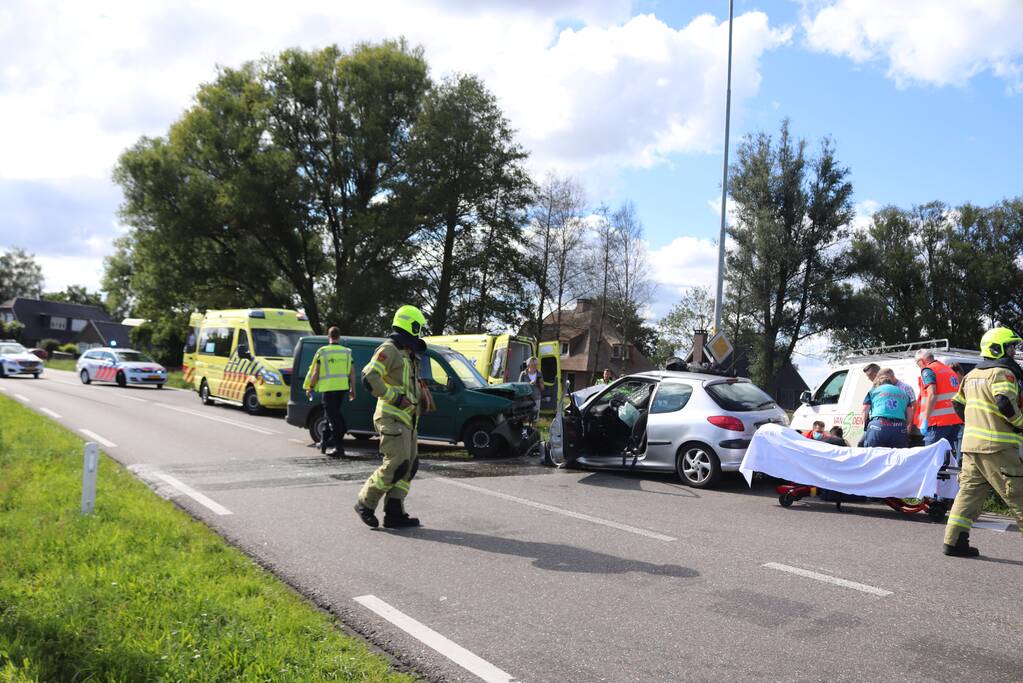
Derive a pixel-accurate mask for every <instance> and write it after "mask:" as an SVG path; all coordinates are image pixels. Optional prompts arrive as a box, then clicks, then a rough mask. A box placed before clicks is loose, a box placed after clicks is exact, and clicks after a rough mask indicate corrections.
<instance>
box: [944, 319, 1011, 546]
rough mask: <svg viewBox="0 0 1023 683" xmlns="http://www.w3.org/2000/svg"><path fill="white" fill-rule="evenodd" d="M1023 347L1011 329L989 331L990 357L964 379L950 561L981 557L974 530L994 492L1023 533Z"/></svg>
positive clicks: (985, 348)
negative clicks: (1022, 357) (1022, 362)
mask: <svg viewBox="0 0 1023 683" xmlns="http://www.w3.org/2000/svg"><path fill="white" fill-rule="evenodd" d="M1021 341H1023V339H1020V337H1019V336H1017V335H1016V333H1015V332H1013V331H1012V330H1010V329H1008V328H1006V327H996V328H994V329H992V330H988V331H987V332H986V333H985V334H984V336H983V338H982V339H981V340H980V353H981V355H982V356H983V357H984V360H983V361H981V362H980V363H979V364H978V365H977V367H975V368H974V369H973V370H971V371H970V372H969V373H968V374H967V375H966V377H964V378H963V381H962V385H961V386H960V387H959V392H958V393H957V394H956V395H955V398H954V399H952V405H953V408H954V409H955V411H956V413H957V414H958V415H959V416H960V417H962V418H963V419H964V420H965V425H966V428H965V429H964V430H963V447H962V451H963V453H962V470H961V471H960V472H959V494H958V495H957V496H956V499H955V502H954V503H953V504H952V510H951V511H950V512H949V515H948V524H947V525H946V527H945V548H944V552H945V554H946V555H953V556H956V557H976V556H977V555H979V554H980V551H979V550H977V549H976V548H973V547H971V546H970V528H971V527H972V526H973V522H974V520H975V519H976V518H977V516H978V515H979V514H980V511H981V508H982V507H983V505H984V501H985V500H986V499H987V497H988V494H989V493H990V492H991V491H992V490H994V491H995V492H997V493H998V495H999V496H1001V498H1002V500H1004V501H1005V504H1006V505H1007V506H1008V507H1009V509H1010V510H1012V512H1013V514H1015V515H1016V523H1017V524H1018V525H1019V528H1020V531H1023V460H1021V459H1020V450H1019V449H1020V443H1021V441H1023V437H1021V435H1020V433H1021V432H1023V413H1021V412H1020V405H1019V394H1020V391H1019V384H1020V382H1021V381H1023V369H1021V368H1020V366H1019V365H1018V364H1017V363H1016V361H1015V360H1013V355H1014V354H1015V352H1016V346H1017V345H1018V344H1019V343H1020V342H1021Z"/></svg>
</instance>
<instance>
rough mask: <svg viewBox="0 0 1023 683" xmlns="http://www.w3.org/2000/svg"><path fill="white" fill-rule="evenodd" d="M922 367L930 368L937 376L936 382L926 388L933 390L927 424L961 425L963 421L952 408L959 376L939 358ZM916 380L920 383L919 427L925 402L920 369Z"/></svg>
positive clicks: (941, 425)
mask: <svg viewBox="0 0 1023 683" xmlns="http://www.w3.org/2000/svg"><path fill="white" fill-rule="evenodd" d="M924 368H926V369H929V370H931V371H932V372H933V373H934V376H935V377H936V378H937V383H936V384H934V385H932V386H930V387H928V388H927V391H933V392H935V398H934V405H933V406H931V414H930V416H929V417H928V418H927V424H928V426H929V427H947V426H949V425H961V424H962V423H963V421H962V420H961V419H960V418H959V416H958V415H956V413H955V410H954V409H953V408H952V399H953V398H955V395H956V394H957V393H958V392H959V376H958V375H957V374H956V373H955V371H954V370H953V369H952V368H950V367H948V366H947V365H945V364H944V363H942V362H941V361H940V360H936V361H933V362H931V363H928V364H927V365H925V366H924ZM917 382H918V383H919V385H920V410H919V411H918V412H917V426H918V427H919V426H921V425H920V424H919V422H920V420H921V417H920V416H921V415H923V406H924V404H925V402H926V399H925V398H924V378H923V374H922V371H921V376H920V378H919V379H918V380H917Z"/></svg>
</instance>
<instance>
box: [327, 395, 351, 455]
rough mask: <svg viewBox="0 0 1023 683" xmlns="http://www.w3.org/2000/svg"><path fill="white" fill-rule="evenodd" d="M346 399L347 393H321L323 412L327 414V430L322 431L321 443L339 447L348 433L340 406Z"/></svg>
mask: <svg viewBox="0 0 1023 683" xmlns="http://www.w3.org/2000/svg"><path fill="white" fill-rule="evenodd" d="M347 398H348V391H347V390H346V391H325V392H323V411H324V412H325V413H326V414H327V428H326V429H325V430H324V431H323V443H324V444H327V445H328V446H329V445H334V446H340V445H341V442H342V441H343V440H344V438H345V434H346V433H347V432H348V425H347V424H345V416H344V415H342V414H341V406H343V405H344V404H345V400H346V399H347Z"/></svg>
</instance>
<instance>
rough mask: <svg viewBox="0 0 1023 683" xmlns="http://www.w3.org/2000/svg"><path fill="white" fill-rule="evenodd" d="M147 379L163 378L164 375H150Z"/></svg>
mask: <svg viewBox="0 0 1023 683" xmlns="http://www.w3.org/2000/svg"><path fill="white" fill-rule="evenodd" d="M146 379H163V377H160V376H159V375H149V376H148V377H146Z"/></svg>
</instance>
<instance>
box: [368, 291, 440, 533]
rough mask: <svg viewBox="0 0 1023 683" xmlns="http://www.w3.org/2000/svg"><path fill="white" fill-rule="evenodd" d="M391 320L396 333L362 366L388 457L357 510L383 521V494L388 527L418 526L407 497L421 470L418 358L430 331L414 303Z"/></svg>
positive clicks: (423, 400) (373, 522)
mask: <svg viewBox="0 0 1023 683" xmlns="http://www.w3.org/2000/svg"><path fill="white" fill-rule="evenodd" d="M391 325H392V330H393V333H392V334H391V336H389V337H388V338H387V339H386V340H385V341H384V343H383V344H381V345H380V346H378V347H377V349H376V351H374V352H373V356H372V357H371V358H370V359H369V362H368V363H367V364H366V367H364V368H363V369H362V381H363V383H364V384H365V386H366V387H367V388H368V389H369V390H370V392H371V393H372V394H373V395H374V396H376V399H377V407H376V411H375V412H374V413H373V427H374V428H375V429H376V432H377V434H379V435H380V455H382V456H383V459H384V462H383V464H382V465H380V467H378V468H377V469H376V471H375V472H373V474H371V475H370V477H369V479H367V480H366V483H365V484H363V486H362V490H361V491H359V498H358V501H357V502H356V503H355V511H356V512H357V513H358V514H359V518H360V519H362V521H363V522H364V523H365V524H366V525H367V526H370V527H376V526H378V525H379V524H380V522H379V521H378V520H377V517H376V507H377V503H379V502H380V499H381V498H383V499H384V526H385V527H387V528H402V527H414V526H419V520H418V519H417V518H415V517H409V515H408V513H406V512H405V507H404V500H405V496H406V495H407V494H408V492H409V487H410V485H411V484H412V478H413V477H414V476H416V471H417V470H418V469H419V458H418V451H417V442H416V439H417V434H416V427H417V426H418V422H419V415H420V413H421V412H422V411H423V410H424V409H426V408H428V407H429V398H428V394H426V393H425V392H424V391H423V386H422V384H421V383H420V381H419V361H418V358H417V354H421V353H423V352H425V351H426V342H424V341H423V340H422V339H420V337H421V336H422V335H424V334H425V332H426V318H425V317H424V316H423V312H422V311H420V310H419V309H418V308H416V307H415V306H402V307H401V308H399V309H398V310H397V312H395V314H394V319H393V321H392V323H391Z"/></svg>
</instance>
